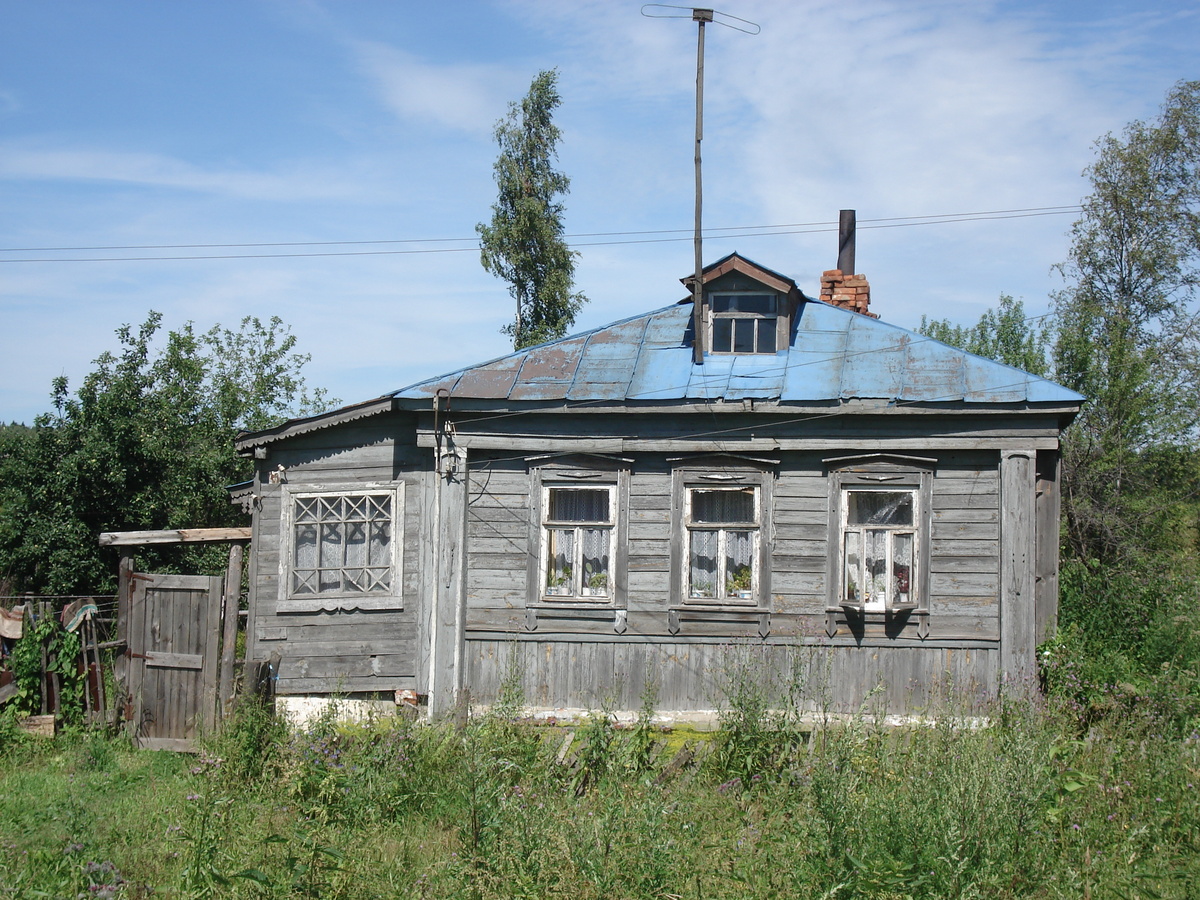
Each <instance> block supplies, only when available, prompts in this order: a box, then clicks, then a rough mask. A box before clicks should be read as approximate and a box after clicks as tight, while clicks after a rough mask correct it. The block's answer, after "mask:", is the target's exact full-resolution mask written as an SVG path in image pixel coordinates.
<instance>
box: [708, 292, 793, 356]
mask: <svg viewBox="0 0 1200 900" xmlns="http://www.w3.org/2000/svg"><path fill="white" fill-rule="evenodd" d="M709 315H710V317H711V319H710V321H711V323H712V344H711V350H712V352H713V353H774V352H775V350H776V347H777V345H778V337H777V331H778V320H779V295H778V294H762V293H754V294H752V293H736V294H717V293H714V294H710V295H709Z"/></svg>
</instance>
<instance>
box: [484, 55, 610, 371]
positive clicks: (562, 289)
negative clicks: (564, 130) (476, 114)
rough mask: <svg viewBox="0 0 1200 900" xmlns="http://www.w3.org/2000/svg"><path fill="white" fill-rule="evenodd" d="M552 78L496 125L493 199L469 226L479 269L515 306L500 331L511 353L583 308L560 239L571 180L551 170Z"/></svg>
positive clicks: (548, 335)
mask: <svg viewBox="0 0 1200 900" xmlns="http://www.w3.org/2000/svg"><path fill="white" fill-rule="evenodd" d="M560 102H561V99H560V97H559V95H558V72H557V70H554V69H550V70H547V71H543V72H539V73H538V75H537V77H536V78H534V79H533V83H532V84H531V85H530V86H529V93H528V94H526V95H525V97H524V98H523V99H522V100H521V102H520V103H511V104H509V108H508V115H507V116H505V117H504V118H503V119H501V120H500V121H499V122H497V123H496V131H495V137H496V143H497V144H498V145H499V146H500V154H499V156H498V157H497V158H496V163H495V165H494V166H493V170H494V172H495V178H496V187H497V189H498V193H499V196H498V197H497V200H496V202H495V203H494V204H493V205H492V222H491V224H490V225H485V224H483V223H482V222H481V223H480V224H478V225H476V226H475V230H476V231H477V232H478V234H479V238H480V262H481V263H482V264H483V267H484V268H485V269H487V271H489V272H491V273H492V274H493V275H496V276H497V277H499V278H503V279H504V280H505V281H507V282H508V292H509V294H511V295H512V297H513V299H514V300H516V303H517V314H516V320H515V321H514V322H512V323H510V324H508V325H506V326H504V329H503V331H504V333H505V334H508V335H511V336H512V339H513V349H515V350H520V349H521V348H522V347H529V346H532V345H534V344H540V343H542V342H544V341H549V340H553V339H555V338H560V337H562V336H563V335H565V334H566V333H567V329H568V328H570V327H571V325H572V324H574V322H575V316H576V314H577V313H578V312H579V310H580V308H581V307H582V306H583V304H584V303H585V302H586V301H587V298H586V297H584V296H583V294H582V293H578V292H575V291H574V290H573V288H574V278H575V259H576V257H577V256H578V255H579V254H578V253H576V252H575V251H573V250H571V249H569V248H568V247H567V242H566V240H564V238H563V224H562V215H563V204H562V201H561V200H559V199H557V198H558V197H559V195H561V194H566V193H567V192H568V191H569V190H570V185H571V181H570V179H569V178H568V177H567V176H566V175H564V174H563V173H562V172H559V171H556V170H555V168H554V165H553V163H554V160H555V159H556V158H557V157H558V149H557V147H558V140H559V137H560V132H559V129H558V127H557V126H556V125H555V124H554V120H553V117H554V110H555V109H556V108H557V107H558V105H559V103H560Z"/></svg>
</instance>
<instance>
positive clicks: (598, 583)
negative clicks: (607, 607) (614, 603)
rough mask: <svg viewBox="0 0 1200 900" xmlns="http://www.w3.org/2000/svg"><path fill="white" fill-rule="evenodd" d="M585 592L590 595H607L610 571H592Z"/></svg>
mask: <svg viewBox="0 0 1200 900" xmlns="http://www.w3.org/2000/svg"><path fill="white" fill-rule="evenodd" d="M583 592H584V594H585V595H586V596H588V597H607V596H608V573H607V572H592V573H591V574H590V575H588V580H587V585H586V587H585V588H584V591H583Z"/></svg>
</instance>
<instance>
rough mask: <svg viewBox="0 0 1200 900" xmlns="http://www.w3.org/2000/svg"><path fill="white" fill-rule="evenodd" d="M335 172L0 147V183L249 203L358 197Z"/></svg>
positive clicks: (33, 145) (30, 145) (23, 145)
mask: <svg viewBox="0 0 1200 900" xmlns="http://www.w3.org/2000/svg"><path fill="white" fill-rule="evenodd" d="M344 170H345V169H344V167H342V168H339V169H338V170H332V169H324V168H312V167H307V166H302V165H301V166H292V167H290V168H289V167H288V166H286V165H284V166H281V167H280V170H279V171H276V172H254V171H244V170H243V171H237V170H224V171H223V170H220V169H215V168H207V169H206V168H203V167H200V166H197V165H194V164H192V163H189V162H186V161H184V160H180V159H174V158H172V157H169V156H163V155H161V154H157V153H146V152H126V151H119V150H98V149H70V148H55V147H50V146H45V145H44V144H42V142H35V141H30V140H25V141H21V142H16V141H12V142H8V143H6V144H0V178H6V179H12V180H19V179H35V180H62V181H95V182H115V183H121V184H129V185H138V186H143V187H159V188H163V187H165V188H175V189H178V190H185V191H195V192H203V193H210V194H220V195H224V196H229V197H237V198H242V199H251V200H320V199H331V198H346V197H348V196H349V195H358V194H359V193H360V192H361V191H362V190H363V188H362V186H360V185H356V184H355V183H354V182H353V181H352V180H350V179H348V178H347V177H346V176H345V175H344V174H343V173H344Z"/></svg>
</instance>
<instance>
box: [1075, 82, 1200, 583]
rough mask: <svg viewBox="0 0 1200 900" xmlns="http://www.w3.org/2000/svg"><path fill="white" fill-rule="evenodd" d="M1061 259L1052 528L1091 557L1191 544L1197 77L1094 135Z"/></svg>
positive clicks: (1198, 199) (1199, 154) (1196, 399)
mask: <svg viewBox="0 0 1200 900" xmlns="http://www.w3.org/2000/svg"><path fill="white" fill-rule="evenodd" d="M1085 175H1086V177H1087V178H1088V179H1089V181H1090V182H1091V193H1090V194H1089V195H1088V196H1087V198H1086V199H1085V200H1084V201H1083V214H1082V216H1081V217H1080V218H1079V220H1078V221H1077V222H1076V223H1075V226H1074V228H1073V230H1072V243H1071V251H1070V258H1069V259H1068V261H1067V262H1066V263H1064V264H1063V265H1062V266H1061V271H1062V273H1063V274H1064V276H1065V277H1066V278H1067V279H1068V281H1069V286H1068V287H1067V288H1066V289H1065V290H1063V291H1062V292H1060V293H1059V294H1058V295H1057V297H1056V310H1057V313H1058V326H1059V328H1058V340H1057V343H1056V346H1055V349H1054V364H1055V370H1056V377H1057V379H1058V380H1059V381H1060V382H1062V383H1063V384H1065V385H1066V386H1067V387H1070V388H1073V389H1074V390H1076V391H1079V392H1080V393H1081V394H1083V395H1084V396H1085V397H1087V398H1088V401H1089V402H1088V404H1087V405H1086V407H1085V409H1084V411H1083V413H1082V414H1081V415H1080V417H1079V419H1078V420H1077V421H1076V423H1075V425H1074V426H1073V427H1072V428H1071V429H1070V431H1069V432H1068V434H1067V436H1066V440H1065V442H1064V448H1063V485H1064V495H1063V496H1064V511H1065V515H1066V525H1067V531H1066V537H1067V541H1068V546H1069V549H1070V551H1071V553H1072V554H1073V555H1075V556H1076V557H1078V558H1081V559H1098V560H1103V561H1109V560H1122V559H1130V558H1132V557H1135V556H1137V555H1139V554H1144V553H1146V552H1153V551H1157V550H1174V551H1176V552H1179V551H1186V550H1187V549H1188V548H1189V545H1190V548H1191V549H1192V550H1194V549H1195V547H1196V530H1195V526H1196V511H1195V494H1194V488H1195V484H1196V471H1197V462H1196V446H1195V441H1196V436H1197V425H1198V424H1200V317H1198V316H1197V312H1196V308H1195V302H1194V301H1195V299H1196V290H1197V285H1198V284H1200V81H1192V82H1180V83H1179V84H1177V85H1175V87H1174V88H1173V89H1172V90H1171V91H1170V92H1169V93H1168V95H1167V98H1166V101H1165V103H1164V105H1163V107H1162V111H1161V112H1160V114H1159V115H1158V117H1157V118H1155V119H1154V120H1152V121H1149V122H1142V121H1135V122H1133V123H1131V124H1130V125H1129V126H1127V127H1126V128H1125V130H1124V132H1123V133H1122V134H1121V135H1120V136H1115V135H1112V134H1107V135H1105V136H1104V137H1102V138H1101V139H1100V140H1099V141H1098V142H1097V145H1096V159H1095V162H1093V163H1092V165H1091V166H1089V167H1088V169H1087V170H1086V172H1085Z"/></svg>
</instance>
